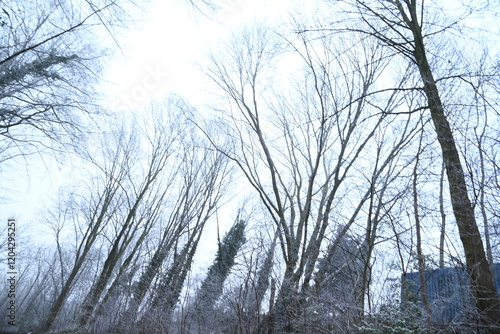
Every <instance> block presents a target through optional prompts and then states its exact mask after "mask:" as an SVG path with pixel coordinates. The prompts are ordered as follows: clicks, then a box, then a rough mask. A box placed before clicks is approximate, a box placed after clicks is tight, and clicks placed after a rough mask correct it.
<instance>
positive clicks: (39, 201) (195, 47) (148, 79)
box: [0, 0, 301, 237]
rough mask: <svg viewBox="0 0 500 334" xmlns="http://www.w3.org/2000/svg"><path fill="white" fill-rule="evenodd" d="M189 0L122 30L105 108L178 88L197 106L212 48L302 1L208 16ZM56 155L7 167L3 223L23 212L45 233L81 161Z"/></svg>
mask: <svg viewBox="0 0 500 334" xmlns="http://www.w3.org/2000/svg"><path fill="white" fill-rule="evenodd" d="M187 2H188V1H187V0H167V1H166V0H154V1H152V3H151V5H150V6H151V7H150V8H149V9H147V10H146V14H145V15H144V16H143V18H144V19H145V21H144V23H143V24H142V28H141V29H138V30H137V29H136V30H128V31H127V32H126V33H124V35H122V36H120V38H121V42H120V44H121V52H117V53H116V55H115V56H114V57H112V58H110V59H109V62H108V63H107V65H106V67H105V72H104V73H103V74H104V77H103V78H104V80H105V82H106V83H105V84H103V89H102V91H103V92H104V93H105V98H104V101H105V102H104V106H105V107H107V108H109V109H110V110H112V111H116V112H122V113H123V112H136V111H137V110H139V109H140V108H143V107H144V106H146V105H147V104H148V103H149V102H150V101H151V100H152V99H161V98H162V97H165V96H166V95H168V94H169V93H177V94H179V95H181V96H182V97H184V98H185V99H187V100H188V101H189V102H190V103H191V104H194V105H203V104H205V102H206V100H207V98H208V96H209V95H208V94H207V92H206V82H207V81H206V80H207V79H206V77H205V76H204V75H203V73H202V72H201V71H200V70H199V68H198V64H199V63H200V62H202V61H203V57H204V56H205V55H206V54H207V52H208V50H209V49H210V48H214V47H216V45H217V43H218V41H220V40H221V39H223V38H224V37H227V36H228V35H229V34H230V33H231V32H233V31H235V30H236V29H238V28H239V27H242V26H245V25H248V24H250V23H254V22H255V21H258V22H262V23H265V24H266V25H271V26H272V25H277V24H279V22H280V21H282V20H286V19H287V18H288V17H289V13H290V12H291V11H292V10H293V8H294V6H297V4H299V3H300V2H301V1H299V0H234V1H232V0H224V1H217V4H218V5H219V8H218V9H217V10H216V11H215V12H214V13H210V12H208V11H207V12H206V14H207V15H203V13H200V12H196V11H195V10H194V9H193V8H192V7H189V6H187V5H186V4H187ZM138 17H139V15H138ZM56 160H59V159H58V158H56V157H54V158H51V157H46V156H45V157H43V158H42V157H40V156H33V157H32V158H30V159H27V160H26V161H24V160H20V161H19V163H18V164H17V165H16V166H13V167H14V168H9V173H10V174H9V175H6V177H5V173H4V179H3V180H2V185H3V187H4V190H5V192H4V195H3V198H0V219H2V221H6V220H7V218H11V217H13V218H16V219H17V220H18V225H19V226H25V227H28V226H29V228H30V232H31V233H33V234H35V235H36V236H37V237H44V236H43V235H39V233H38V232H37V229H36V228H35V229H33V224H36V223H38V222H39V221H40V219H39V218H40V217H38V215H39V213H40V212H41V211H42V210H43V209H44V206H45V205H48V204H49V203H51V199H53V198H54V197H55V195H56V194H57V190H58V189H59V186H60V185H61V184H64V183H65V182H66V181H68V180H71V178H72V177H74V172H73V170H72V168H75V167H77V166H70V165H69V163H68V162H66V163H62V164H61V163H56V162H55V161H56ZM7 184H10V185H11V186H6V185H7ZM26 232H28V231H26ZM27 234H28V233H27ZM28 237H31V236H28Z"/></svg>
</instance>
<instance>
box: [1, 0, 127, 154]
mask: <svg viewBox="0 0 500 334" xmlns="http://www.w3.org/2000/svg"><path fill="white" fill-rule="evenodd" d="M122 5H125V3H120V2H118V1H100V0H96V1H86V2H83V3H77V2H75V1H36V2H31V3H29V4H28V3H23V4H21V3H18V2H16V1H7V2H2V13H1V14H0V22H1V23H0V24H1V26H2V27H1V28H2V29H1V32H0V40H1V41H2V43H1V44H2V46H1V47H0V139H1V143H0V145H1V150H2V151H3V154H4V155H5V156H2V157H1V158H0V159H7V158H8V157H11V156H15V155H16V154H19V153H21V154H22V153H26V152H27V151H26V150H23V148H25V147H26V144H30V145H34V146H35V147H36V148H38V149H40V148H41V147H42V146H43V145H46V146H47V145H50V144H51V143H52V144H53V143H54V142H63V141H65V139H64V135H68V134H70V135H71V134H78V135H79V137H80V138H82V137H83V135H84V133H83V132H79V131H81V130H83V129H84V128H85V126H86V124H90V119H89V118H87V117H86V115H89V114H93V113H96V112H99V110H100V107H98V106H97V104H96V103H95V100H94V98H95V96H96V94H95V93H94V92H93V89H92V88H91V84H92V83H93V82H94V83H95V82H96V81H97V75H98V74H99V71H100V58H101V57H102V56H103V55H104V45H97V43H96V41H97V40H98V39H96V38H95V36H96V35H102V37H103V38H105V39H110V40H112V39H113V37H114V34H115V33H114V32H113V29H114V28H113V27H114V26H115V25H116V23H117V22H118V21H119V20H122V19H125V16H126V11H124V10H123V9H122V7H121V6H122ZM106 34H107V35H106ZM110 34H111V35H110ZM82 41H83V42H82ZM99 50H100V51H99ZM46 138H49V139H51V141H47V140H46ZM75 138H76V137H75ZM69 142H70V141H68V143H69ZM9 148H10V149H9ZM15 149H17V150H18V152H19V153H18V152H15V151H14V150H15Z"/></svg>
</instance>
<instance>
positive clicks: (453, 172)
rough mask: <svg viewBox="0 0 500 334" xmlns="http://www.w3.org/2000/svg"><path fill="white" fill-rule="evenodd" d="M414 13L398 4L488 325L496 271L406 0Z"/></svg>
mask: <svg viewBox="0 0 500 334" xmlns="http://www.w3.org/2000/svg"><path fill="white" fill-rule="evenodd" d="M405 2H406V3H407V4H408V10H409V12H410V17H408V16H407V15H406V13H405V12H404V10H403V7H402V4H401V2H400V1H398V2H397V3H398V8H399V10H400V12H401V15H402V16H403V19H404V21H405V22H406V24H407V25H408V27H410V30H411V32H412V34H413V38H414V47H415V49H414V60H415V63H416V65H417V67H418V70H419V73H420V77H421V79H422V82H423V85H424V92H425V95H426V97H427V102H428V108H429V110H430V113H431V117H432V122H433V124H434V128H435V131H436V134H437V137H438V142H439V145H440V147H441V151H442V155H443V161H444V164H445V168H446V175H447V177H448V186H449V190H450V196H451V204H452V208H453V213H454V215H455V219H456V222H457V226H458V231H459V234H460V239H461V241H462V245H463V248H464V252H465V259H466V264H467V269H468V272H469V276H470V283H471V291H472V294H473V296H474V297H475V299H476V306H477V310H478V311H479V312H480V313H481V315H482V316H484V319H483V322H484V324H485V325H493V324H496V325H499V324H500V303H499V299H498V294H497V292H496V288H495V284H494V280H493V273H492V271H491V269H490V266H489V264H488V261H487V259H486V254H485V251H484V246H483V241H482V239H481V234H480V232H479V228H478V226H477V222H476V218H475V214H474V208H473V206H472V204H471V201H470V199H469V194H468V190H467V183H466V181H465V174H464V171H463V167H462V163H461V161H460V155H459V153H458V149H457V146H456V142H455V137H454V135H453V131H452V129H451V126H450V123H449V122H448V119H447V116H446V115H445V113H444V107H443V103H442V101H441V97H440V95H439V90H438V88H437V85H436V80H435V79H434V77H433V74H432V70H431V67H430V65H429V63H428V61H427V56H426V50H425V46H424V41H423V36H422V33H421V27H420V25H419V23H418V21H417V11H416V0H411V1H405Z"/></svg>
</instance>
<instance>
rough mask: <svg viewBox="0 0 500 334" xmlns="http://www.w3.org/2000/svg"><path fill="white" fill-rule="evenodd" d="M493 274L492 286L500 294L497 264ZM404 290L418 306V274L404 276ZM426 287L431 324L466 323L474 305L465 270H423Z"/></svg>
mask: <svg viewBox="0 0 500 334" xmlns="http://www.w3.org/2000/svg"><path fill="white" fill-rule="evenodd" d="M493 271H494V276H495V286H496V288H497V292H498V293H499V294H500V263H495V264H494V265H493ZM403 286H405V285H403ZM406 286H407V288H408V296H409V298H410V300H412V299H414V300H417V301H418V302H419V303H421V286H420V279H419V274H418V272H412V273H407V274H406ZM425 287H426V289H427V298H428V300H429V303H430V305H431V310H432V319H433V321H434V323H436V324H443V325H445V324H449V323H451V322H455V323H461V322H465V321H467V318H468V315H470V312H471V310H473V309H474V307H473V305H474V304H473V298H472V295H471V293H470V290H469V277H468V275H467V273H466V271H465V269H464V268H441V269H434V270H426V271H425Z"/></svg>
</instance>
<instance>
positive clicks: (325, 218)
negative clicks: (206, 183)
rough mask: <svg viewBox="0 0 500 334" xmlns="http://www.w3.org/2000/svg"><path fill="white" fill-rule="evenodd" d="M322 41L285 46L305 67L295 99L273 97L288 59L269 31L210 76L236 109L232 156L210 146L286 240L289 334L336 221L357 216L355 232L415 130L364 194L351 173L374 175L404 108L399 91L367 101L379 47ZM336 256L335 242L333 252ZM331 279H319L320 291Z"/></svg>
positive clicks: (241, 42) (284, 304) (231, 123)
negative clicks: (369, 155)
mask: <svg viewBox="0 0 500 334" xmlns="http://www.w3.org/2000/svg"><path fill="white" fill-rule="evenodd" d="M316 37H318V36H317V35H314V34H311V33H307V32H303V33H299V34H298V39H297V41H296V42H291V41H288V40H287V39H282V40H281V41H282V43H285V45H287V44H288V47H289V48H290V49H291V51H292V54H294V55H295V57H297V58H298V59H301V60H302V63H303V64H304V66H303V67H302V68H301V72H300V75H301V77H300V78H294V79H297V80H296V81H295V82H294V81H292V82H293V83H294V84H292V85H287V86H286V88H283V90H285V91H287V92H288V93H283V94H281V93H280V92H279V91H277V90H276V91H274V90H273V86H272V81H271V80H270V79H269V78H271V76H272V74H271V71H272V66H273V65H274V64H276V61H277V60H276V59H280V58H279V57H280V55H279V52H278V49H279V47H277V46H276V44H273V43H275V42H274V41H273V37H272V33H270V32H266V31H264V30H258V29H257V30H256V31H253V32H247V33H246V34H244V35H243V36H242V37H241V38H240V39H235V40H233V41H232V43H231V44H229V45H227V49H226V50H227V51H225V54H224V56H220V57H221V58H218V57H217V56H215V55H213V56H212V63H213V65H212V67H211V68H210V70H209V75H210V76H211V77H212V79H213V80H214V81H215V82H216V83H217V84H218V85H219V87H220V88H221V89H222V91H223V92H224V93H225V95H226V96H227V98H228V99H229V103H230V107H222V108H223V110H224V112H225V121H223V122H225V123H224V127H221V129H223V131H224V133H225V134H226V136H228V137H229V138H231V140H232V141H231V142H230V145H232V147H231V148H227V145H226V146H221V144H220V142H219V141H218V139H212V144H213V145H214V147H216V148H217V149H218V150H219V151H221V152H223V153H224V154H226V155H227V156H228V157H229V158H230V159H231V160H232V161H233V162H234V163H235V164H237V165H238V167H239V168H240V170H241V171H242V172H243V173H244V175H245V177H246V179H247V180H248V182H249V183H250V184H251V185H252V187H253V188H254V189H255V190H256V192H257V194H258V195H259V197H260V200H261V201H262V203H263V205H264V206H265V208H266V210H267V213H268V214H269V216H270V217H271V218H272V220H273V221H274V223H275V228H276V229H277V231H278V232H277V233H278V239H279V245H280V247H281V255H282V258H283V262H284V265H283V278H282V283H281V287H280V292H279V294H278V297H277V302H276V306H275V310H276V312H277V315H276V317H275V321H276V324H277V328H278V329H279V330H285V331H290V330H293V328H294V326H295V324H294V322H295V321H296V320H297V319H299V318H300V317H299V315H300V313H301V308H302V306H301V304H302V303H303V300H305V299H304V296H305V294H308V293H309V292H310V282H311V280H312V278H313V273H314V269H315V266H316V264H317V260H318V256H319V254H320V251H321V249H322V247H324V246H326V244H325V240H326V239H325V238H326V237H327V235H328V234H329V233H331V231H332V230H331V228H332V227H331V226H330V219H331V216H332V215H334V214H337V215H339V216H341V217H346V216H348V217H350V218H348V219H347V221H348V222H347V224H345V229H344V230H343V232H342V233H341V235H343V234H345V233H347V231H348V230H349V228H350V227H351V226H352V225H353V224H354V222H356V221H357V219H358V215H359V213H360V212H362V209H363V208H364V206H365V204H366V203H367V201H368V200H369V198H370V196H371V194H373V190H372V191H371V190H370V189H371V187H370V183H372V184H375V182H377V180H378V177H380V175H381V174H382V172H383V171H384V170H385V169H386V168H387V167H388V166H389V164H390V161H391V160H392V159H393V158H394V157H395V156H397V154H398V152H399V151H400V150H401V149H402V148H403V147H405V145H406V144H407V143H408V140H409V138H412V135H411V134H412V133H414V132H415V129H416V128H417V127H416V126H415V125H414V122H413V121H411V122H409V123H406V124H405V125H403V129H404V130H403V134H404V135H403V136H401V137H399V136H398V137H397V140H396V142H395V144H394V145H393V146H392V148H390V149H387V148H384V149H381V150H380V152H384V153H383V154H381V156H380V157H379V160H380V161H379V160H377V165H376V167H375V168H374V170H370V172H372V173H373V174H371V175H370V176H368V175H366V179H364V180H363V181H362V182H363V185H362V184H361V183H360V182H359V178H358V177H356V176H355V175H354V174H352V173H351V172H353V171H355V170H357V172H358V173H359V171H360V170H366V168H363V161H365V160H364V159H363V154H364V153H365V152H367V151H369V150H370V149H372V148H373V147H372V146H373V145H372V142H373V139H374V138H376V137H377V136H383V132H384V130H382V128H383V127H391V125H390V124H391V119H393V117H394V115H392V113H393V112H395V111H397V108H398V107H399V106H400V105H401V103H402V101H401V99H400V95H399V94H398V90H397V89H396V90H394V91H393V92H392V93H390V94H388V95H387V96H386V99H384V102H381V103H380V104H377V105H376V103H375V101H370V100H369V98H368V96H370V95H371V94H372V93H373V91H374V89H375V86H374V85H375V81H376V79H377V78H378V76H379V75H380V73H381V72H382V71H383V70H384V68H385V66H386V64H387V63H386V61H385V60H384V59H385V56H384V54H383V52H381V49H380V48H378V47H376V46H374V45H366V48H365V49H362V50H363V52H362V54H357V53H356V52H354V51H353V50H349V48H348V47H347V46H346V45H345V44H344V43H343V42H342V41H340V40H335V41H333V40H322V39H317V38H316ZM283 40H284V42H283ZM334 45H335V47H334ZM344 47H345V48H344ZM287 74H288V73H287ZM279 75H283V73H279ZM402 84H403V82H401V83H400V85H402ZM292 92H293V93H292ZM372 106H374V107H373V109H372ZM412 124H413V125H412ZM212 138H214V137H213V136H212ZM381 142H383V143H387V141H386V140H383V141H381ZM350 187H353V188H354V189H356V192H354V191H352V188H350ZM345 197H346V198H349V201H350V203H351V204H352V203H353V202H354V203H356V205H355V206H354V208H353V207H352V205H349V206H347V205H343V204H345V202H343V201H342V198H345ZM336 207H337V209H334V208H336ZM340 207H342V209H340ZM341 210H344V212H342V213H341V212H340V211H341ZM346 211H347V212H349V213H347V212H346ZM349 215H350V216H349ZM335 248H336V246H335V243H332V244H331V245H330V246H329V250H328V251H327V253H332V252H334V251H335ZM324 275H325V273H324V272H322V273H319V276H318V275H317V276H318V277H317V279H316V285H320V284H322V281H323V278H324Z"/></svg>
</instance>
